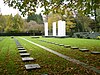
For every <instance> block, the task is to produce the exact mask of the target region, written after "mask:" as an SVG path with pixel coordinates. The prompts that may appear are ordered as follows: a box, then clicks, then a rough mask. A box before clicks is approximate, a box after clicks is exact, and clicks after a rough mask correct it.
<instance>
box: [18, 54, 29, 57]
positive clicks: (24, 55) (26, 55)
mask: <svg viewBox="0 0 100 75" xmlns="http://www.w3.org/2000/svg"><path fill="white" fill-rule="evenodd" d="M20 56H21V57H28V56H30V53H20Z"/></svg>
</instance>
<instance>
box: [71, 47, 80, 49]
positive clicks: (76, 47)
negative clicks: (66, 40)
mask: <svg viewBox="0 0 100 75" xmlns="http://www.w3.org/2000/svg"><path fill="white" fill-rule="evenodd" d="M71 49H79V48H78V47H71Z"/></svg>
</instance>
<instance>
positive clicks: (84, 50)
mask: <svg viewBox="0 0 100 75" xmlns="http://www.w3.org/2000/svg"><path fill="white" fill-rule="evenodd" d="M79 51H81V52H88V51H89V50H88V49H85V48H84V49H79Z"/></svg>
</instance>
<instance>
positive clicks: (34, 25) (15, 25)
mask: <svg viewBox="0 0 100 75" xmlns="http://www.w3.org/2000/svg"><path fill="white" fill-rule="evenodd" d="M0 32H1V33H20V32H25V33H26V32H27V33H28V32H30V33H43V19H42V16H41V14H39V15H37V14H33V15H31V16H30V15H29V16H28V17H27V19H23V18H22V17H21V16H20V15H19V14H16V15H15V16H12V15H2V14H0Z"/></svg>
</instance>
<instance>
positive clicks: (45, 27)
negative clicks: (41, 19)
mask: <svg viewBox="0 0 100 75" xmlns="http://www.w3.org/2000/svg"><path fill="white" fill-rule="evenodd" d="M44 32H45V36H48V22H45V23H44Z"/></svg>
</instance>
